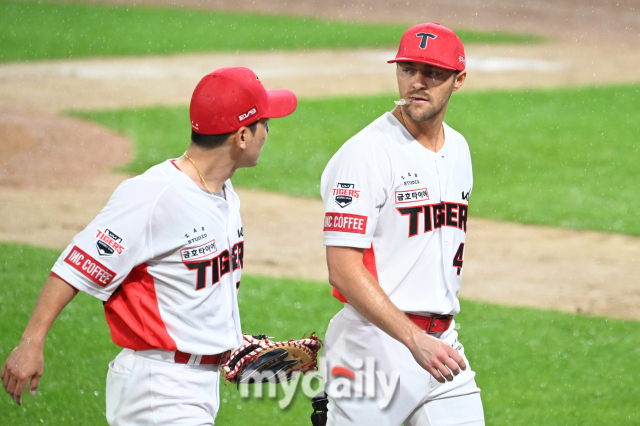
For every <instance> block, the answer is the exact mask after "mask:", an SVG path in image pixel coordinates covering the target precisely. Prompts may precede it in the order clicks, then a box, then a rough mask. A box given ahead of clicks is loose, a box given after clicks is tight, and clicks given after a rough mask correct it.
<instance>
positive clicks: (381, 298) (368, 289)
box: [327, 247, 421, 348]
mask: <svg viewBox="0 0 640 426" xmlns="http://www.w3.org/2000/svg"><path fill="white" fill-rule="evenodd" d="M327 263H328V265H329V282H330V283H331V285H333V286H334V287H336V288H337V289H338V290H339V291H340V293H342V295H343V296H344V297H345V298H346V299H347V300H348V301H349V304H350V305H351V306H353V308H354V309H355V310H356V311H358V312H359V313H360V314H361V315H362V316H363V317H365V318H366V319H368V320H369V321H371V323H373V324H374V325H376V326H377V327H378V328H380V329H381V330H382V331H384V332H385V333H387V334H388V335H389V336H391V337H393V338H394V339H396V340H398V341H399V342H401V343H402V344H404V345H405V346H407V347H409V348H410V347H411V345H412V344H413V342H414V334H415V333H421V331H420V329H419V328H418V327H416V325H415V324H413V323H412V322H411V320H409V319H408V318H407V317H406V316H405V315H404V313H403V312H402V311H401V310H400V309H398V308H397V307H396V306H395V305H394V304H393V303H392V302H391V300H389V297H388V296H387V295H386V294H385V292H384V291H383V290H382V288H381V287H380V285H379V284H378V282H377V281H376V280H375V279H374V278H373V276H372V275H371V274H370V273H369V271H368V270H367V269H366V268H365V267H364V265H363V263H362V252H361V251H359V250H356V249H353V248H346V247H327Z"/></svg>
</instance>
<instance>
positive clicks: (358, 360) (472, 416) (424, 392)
mask: <svg viewBox="0 0 640 426" xmlns="http://www.w3.org/2000/svg"><path fill="white" fill-rule="evenodd" d="M454 327H455V323H454V322H453V321H452V324H451V327H450V328H449V330H447V331H446V332H444V333H442V334H441V335H440V336H435V337H439V338H440V339H442V340H444V341H445V342H446V343H448V344H449V345H451V346H452V347H453V348H454V349H456V350H457V351H458V352H459V353H460V354H461V355H462V356H463V357H464V359H465V361H466V363H467V369H466V370H463V371H462V372H461V373H460V374H459V375H457V376H455V378H454V379H453V381H451V382H445V383H439V382H438V381H437V380H435V379H434V378H433V377H432V376H431V375H430V374H429V373H428V372H427V371H426V370H424V369H423V368H422V367H420V366H419V365H418V363H417V362H416V361H415V360H414V359H413V356H412V355H411V352H410V351H409V350H408V349H407V348H406V347H405V346H404V345H403V344H401V343H400V342H398V341H397V340H395V339H393V338H392V337H390V336H389V335H388V334H386V333H385V332H384V331H382V330H380V329H379V328H378V327H376V326H375V325H373V324H371V323H370V322H369V321H368V320H367V319H365V318H364V317H363V316H362V315H360V314H359V313H358V312H357V311H356V310H355V309H354V308H353V307H351V306H350V305H348V304H345V308H344V309H343V310H341V311H340V312H339V313H338V314H337V315H336V316H335V317H334V318H333V319H332V320H331V322H330V323H329V329H328V330H327V334H326V338H325V345H324V351H323V358H324V359H323V362H322V366H323V375H324V379H325V391H326V392H327V394H328V397H329V407H328V411H329V412H328V421H327V425H328V426H347V425H364V426H371V425H376V426H400V425H404V426H454V425H455V426H458V425H465V426H483V425H484V413H483V409H482V402H481V400H480V389H479V388H478V387H477V386H476V383H475V379H474V377H475V373H474V372H473V371H472V370H471V366H470V364H469V361H468V360H467V358H466V356H464V348H463V347H462V345H461V344H460V343H459V342H458V340H457V338H458V333H457V332H456V331H455V328H454ZM367 358H369V360H367ZM372 363H373V364H374V365H375V379H373V381H374V382H375V388H374V389H372V388H371V387H369V388H368V389H369V390H367V387H368V385H367V382H368V381H370V377H371V376H372V375H371V374H368V373H367V371H366V370H367V367H366V365H368V364H369V365H371V364H372ZM335 366H341V367H345V368H346V369H348V370H350V371H354V372H355V373H356V375H357V374H358V373H360V374H361V377H363V379H359V378H358V380H362V382H361V385H359V392H358V391H356V392H354V391H353V389H350V390H351V392H350V394H349V392H347V390H345V386H344V384H345V383H346V381H351V382H354V383H355V382H356V379H353V380H351V379H346V378H344V374H343V375H336V376H335V377H334V376H332V371H333V372H336V371H345V370H341V369H334V367H335ZM394 374H395V376H396V377H399V379H398V380H397V382H396V383H397V384H396V386H391V385H392V384H393V383H394V380H393V378H394ZM338 379H340V381H341V382H340V383H338V382H337V380H338ZM333 381H336V383H335V384H334V385H333V386H332V382H333ZM382 381H384V383H382ZM369 386H371V384H369ZM356 387H357V386H356ZM391 389H393V392H392V391H391ZM372 393H373V394H374V395H371V394H372ZM347 394H349V395H348V396H345V395H347ZM368 395H369V396H368ZM385 402H387V405H386V406H385ZM383 407H384V408H383Z"/></svg>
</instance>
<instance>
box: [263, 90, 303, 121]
mask: <svg viewBox="0 0 640 426" xmlns="http://www.w3.org/2000/svg"><path fill="white" fill-rule="evenodd" d="M267 95H268V96H269V108H268V109H267V111H265V113H264V114H262V117H265V118H278V117H285V116H287V115H289V114H291V113H292V112H293V111H295V110H296V107H297V106H298V99H297V98H296V95H295V94H294V93H293V92H292V91H291V90H287V89H280V90H267Z"/></svg>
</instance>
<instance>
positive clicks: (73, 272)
mask: <svg viewBox="0 0 640 426" xmlns="http://www.w3.org/2000/svg"><path fill="white" fill-rule="evenodd" d="M164 186H166V185H164ZM162 191H163V186H161V185H158V184H157V183H155V182H149V181H148V180H146V179H144V178H141V177H138V178H134V179H130V180H128V181H125V182H124V183H122V184H121V185H120V186H119V187H118V189H116V191H115V192H114V193H113V195H112V196H111V198H110V199H109V202H108V203H107V205H106V206H105V207H104V208H103V209H102V211H101V212H100V213H99V214H98V216H97V217H96V218H95V219H94V220H93V221H92V222H91V223H90V224H89V225H88V226H87V227H86V228H85V229H84V230H83V231H81V232H80V233H79V234H78V235H76V236H75V237H74V238H73V240H72V241H71V244H69V246H67V248H66V249H65V250H64V251H63V252H62V254H61V255H60V257H59V258H58V260H57V261H56V263H55V265H54V266H53V268H52V270H51V272H52V273H53V274H55V275H57V276H59V277H60V278H61V279H62V280H64V281H66V282H67V283H69V284H70V285H71V286H73V287H75V288H76V289H78V290H80V291H82V292H85V293H87V294H89V295H91V296H94V297H96V298H98V299H100V300H102V301H107V300H108V299H109V297H110V296H111V294H113V293H114V292H115V291H116V289H117V288H118V286H119V285H120V284H121V283H122V282H123V281H124V280H125V278H126V277H127V276H128V275H129V273H130V272H131V270H132V269H133V268H134V267H136V266H137V265H140V264H142V263H145V262H146V261H148V260H149V259H151V258H153V249H152V244H151V241H150V240H151V235H150V232H151V231H150V217H151V214H152V212H153V209H154V207H155V203H156V201H157V199H158V197H159V195H160V193H161V192H162Z"/></svg>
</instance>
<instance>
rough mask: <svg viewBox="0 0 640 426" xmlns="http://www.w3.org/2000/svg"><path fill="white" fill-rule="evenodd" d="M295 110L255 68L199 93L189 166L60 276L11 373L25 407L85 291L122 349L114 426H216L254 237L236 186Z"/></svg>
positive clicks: (95, 231) (176, 166)
mask: <svg viewBox="0 0 640 426" xmlns="http://www.w3.org/2000/svg"><path fill="white" fill-rule="evenodd" d="M296 105H297V101H296V97H295V95H294V94H293V93H292V92H290V91H288V90H270V91H267V90H265V89H264V87H263V86H262V83H261V82H260V81H259V80H258V77H257V76H256V74H255V73H254V72H253V71H251V70H250V69H248V68H241V67H236V68H221V69H218V70H216V71H214V72H212V73H210V74H208V75H207V76H205V77H204V78H203V79H202V80H201V81H200V83H199V84H198V85H197V87H196V89H195V91H194V93H193V97H192V99H191V107H190V116H191V125H192V138H191V144H190V146H189V148H188V150H187V152H186V153H185V155H184V156H183V157H181V158H179V159H173V160H167V161H166V162H164V163H161V164H159V165H157V166H155V167H152V168H151V169H149V170H148V171H147V172H145V173H144V174H142V175H140V176H137V177H134V178H132V179H129V180H127V181H125V182H124V183H122V185H120V186H119V187H118V189H117V190H116V191H115V192H114V194H113V195H112V197H111V199H110V200H109V202H108V203H107V205H106V207H105V208H104V209H103V210H102V211H101V212H100V213H99V214H98V216H97V217H96V218H95V220H94V221H93V222H91V223H90V224H89V225H88V226H87V228H86V229H85V230H84V231H82V232H80V233H79V234H78V235H77V236H76V237H75V238H73V240H72V241H71V244H69V246H68V247H67V248H66V249H65V250H64V251H63V252H62V254H61V256H60V258H59V259H58V261H57V262H56V264H55V265H54V267H53V269H52V273H51V276H50V277H49V278H48V279H47V281H46V282H45V285H44V287H43V289H42V292H41V294H40V297H39V299H38V302H37V304H36V307H35V310H34V313H33V315H32V317H31V320H30V321H29V324H28V326H27V328H26V331H25V332H24V334H23V337H22V340H21V342H20V345H19V346H18V347H17V348H16V349H15V350H14V351H13V352H12V353H11V354H10V355H9V357H8V358H7V360H6V362H5V364H4V366H3V368H2V373H1V374H2V382H3V385H4V387H5V389H6V390H7V392H8V393H9V394H10V395H11V396H12V397H13V398H14V399H15V401H16V402H17V403H18V405H20V404H21V402H22V393H23V391H24V389H25V386H26V385H27V383H28V382H30V386H29V390H30V393H31V395H32V396H33V395H35V391H36V388H37V387H38V382H39V380H40V376H41V375H42V372H43V351H42V350H43V345H44V341H45V336H46V334H47V331H48V330H49V328H50V327H51V325H52V323H53V321H54V320H55V318H56V317H57V315H58V314H59V313H60V312H61V311H62V309H63V308H64V306H65V305H67V304H68V303H69V302H70V301H71V299H73V297H74V296H75V294H76V293H77V292H78V291H83V292H85V293H87V294H89V295H91V296H94V297H96V298H98V299H99V300H101V301H103V302H104V308H105V314H106V318H107V323H108V324H109V327H110V330H111V336H112V339H113V341H114V342H115V343H116V344H117V345H119V346H121V347H122V348H123V350H122V352H121V353H120V354H119V355H118V356H117V357H116V359H115V360H114V361H112V362H111V363H110V364H109V372H108V375H107V391H106V399H107V401H106V414H107V421H108V423H109V424H111V425H150V424H154V425H155V424H157V425H169V424H171V425H177V424H184V425H212V424H214V420H215V417H216V414H217V412H218V408H219V403H220V398H219V390H218V386H219V372H218V368H219V365H220V363H221V362H224V360H225V359H224V358H225V356H228V353H229V351H230V350H232V349H235V348H237V347H238V346H240V343H241V342H242V335H241V330H240V318H239V312H238V302H237V291H238V288H239V286H240V279H241V275H242V269H243V257H244V233H243V228H242V221H241V219H240V210H239V208H240V201H239V199H238V196H237V195H236V193H235V192H234V190H233V186H232V185H231V181H230V180H229V179H230V178H231V176H232V175H233V174H234V172H235V170H236V169H238V168H240V167H252V166H255V165H256V164H257V161H258V157H259V156H260V153H261V151H262V147H263V145H264V143H265V140H266V137H267V132H268V124H267V123H268V120H269V118H274V117H283V116H285V115H288V114H291V113H292V112H293V111H294V110H295V108H296Z"/></svg>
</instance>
